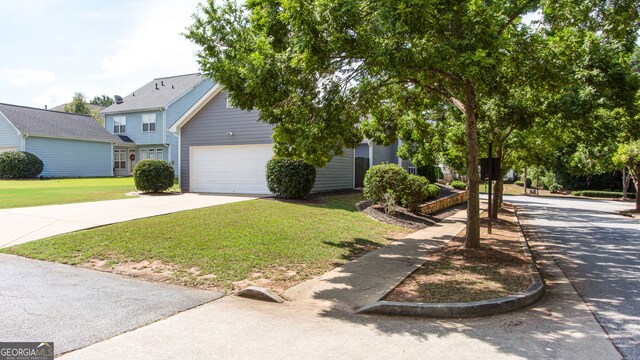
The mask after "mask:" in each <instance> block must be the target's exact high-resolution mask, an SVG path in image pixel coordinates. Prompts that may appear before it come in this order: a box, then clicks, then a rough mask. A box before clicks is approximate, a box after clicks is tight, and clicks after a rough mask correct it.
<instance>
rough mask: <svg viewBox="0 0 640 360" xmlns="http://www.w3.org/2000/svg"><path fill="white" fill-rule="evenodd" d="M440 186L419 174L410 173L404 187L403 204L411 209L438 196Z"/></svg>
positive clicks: (416, 208) (415, 208) (413, 209)
mask: <svg viewBox="0 0 640 360" xmlns="http://www.w3.org/2000/svg"><path fill="white" fill-rule="evenodd" d="M439 194H440V188H439V187H438V186H437V185H433V184H431V183H429V180H427V179H426V178H424V177H422V176H418V175H409V176H408V177H407V180H406V181H405V183H404V186H403V187H402V206H404V207H406V208H407V209H409V210H411V211H416V210H418V206H419V205H420V204H422V203H424V202H425V201H426V200H428V199H433V198H437V197H438V195H439Z"/></svg>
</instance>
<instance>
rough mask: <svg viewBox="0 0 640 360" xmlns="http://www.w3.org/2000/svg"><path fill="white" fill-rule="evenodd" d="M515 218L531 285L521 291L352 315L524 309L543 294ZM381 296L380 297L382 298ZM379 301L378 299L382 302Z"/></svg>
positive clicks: (456, 314)
mask: <svg viewBox="0 0 640 360" xmlns="http://www.w3.org/2000/svg"><path fill="white" fill-rule="evenodd" d="M516 218H517V219H518V224H519V226H520V240H521V241H522V250H523V252H524V255H525V257H527V258H528V259H529V261H530V262H529V272H530V275H531V286H529V288H528V289H527V290H525V291H522V292H519V293H517V294H514V295H509V296H505V297H501V298H497V299H491V300H483V301H474V302H466V303H409V302H398V301H384V300H378V301H375V302H373V303H371V304H369V305H366V306H364V307H362V308H360V309H358V310H357V311H356V312H357V313H359V314H382V315H396V316H418V317H430V318H470V317H480V316H489V315H497V314H502V313H506V312H510V311H514V310H517V309H521V308H524V307H527V306H529V305H532V304H534V303H535V302H537V301H538V300H540V299H541V298H542V297H543V296H544V294H545V284H544V281H543V280H542V277H541V276H540V273H539V272H538V267H537V266H536V262H535V259H534V258H533V256H532V254H531V250H530V249H529V244H528V243H527V239H526V237H525V236H524V229H523V228H522V224H521V223H520V218H519V217H518V212H517V211H516ZM386 295H387V294H385V296H386ZM385 296H383V297H382V298H384V297H385ZM382 298H381V299H382Z"/></svg>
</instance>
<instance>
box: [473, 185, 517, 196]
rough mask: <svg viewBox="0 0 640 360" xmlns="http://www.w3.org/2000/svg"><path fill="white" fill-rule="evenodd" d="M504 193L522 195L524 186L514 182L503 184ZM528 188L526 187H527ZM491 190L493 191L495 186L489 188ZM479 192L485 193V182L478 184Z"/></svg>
mask: <svg viewBox="0 0 640 360" xmlns="http://www.w3.org/2000/svg"><path fill="white" fill-rule="evenodd" d="M503 189H504V194H505V195H523V194H524V187H522V186H518V185H516V184H504V187H503ZM527 190H528V189H527ZM491 191H492V192H495V186H494V187H493V188H492V189H491ZM480 193H482V194H486V193H487V184H480Z"/></svg>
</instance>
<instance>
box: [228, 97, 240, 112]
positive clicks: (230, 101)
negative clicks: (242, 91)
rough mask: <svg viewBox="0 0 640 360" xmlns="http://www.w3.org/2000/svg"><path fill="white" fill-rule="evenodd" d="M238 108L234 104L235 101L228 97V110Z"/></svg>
mask: <svg viewBox="0 0 640 360" xmlns="http://www.w3.org/2000/svg"><path fill="white" fill-rule="evenodd" d="M237 108H238V107H237V106H235V105H234V104H233V100H231V98H230V97H228V96H227V109H237Z"/></svg>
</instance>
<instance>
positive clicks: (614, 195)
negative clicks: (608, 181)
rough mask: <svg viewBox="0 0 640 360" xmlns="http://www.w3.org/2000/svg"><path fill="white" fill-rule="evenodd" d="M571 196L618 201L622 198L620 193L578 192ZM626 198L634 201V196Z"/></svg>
mask: <svg viewBox="0 0 640 360" xmlns="http://www.w3.org/2000/svg"><path fill="white" fill-rule="evenodd" d="M571 195H574V196H587V197H600V198H612V199H618V198H621V197H622V192H621V191H598V190H580V191H572V192H571ZM627 196H628V197H629V198H631V199H635V197H636V194H627Z"/></svg>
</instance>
